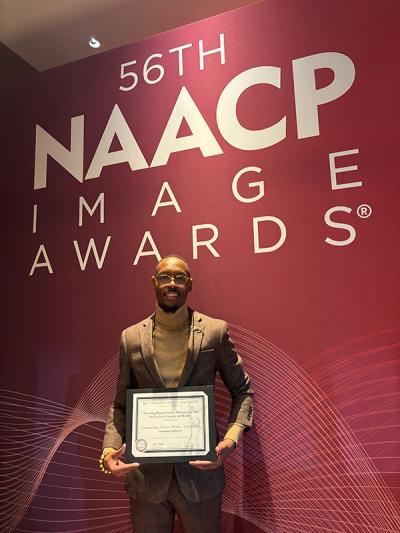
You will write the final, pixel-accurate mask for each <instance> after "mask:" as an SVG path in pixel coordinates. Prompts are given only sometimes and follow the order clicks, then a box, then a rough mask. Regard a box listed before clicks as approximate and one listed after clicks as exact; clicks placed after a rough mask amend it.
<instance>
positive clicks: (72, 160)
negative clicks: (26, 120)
mask: <svg viewBox="0 0 400 533" xmlns="http://www.w3.org/2000/svg"><path fill="white" fill-rule="evenodd" d="M84 122H85V118H84V115H80V116H78V117H72V118H71V149H70V150H68V149H67V148H65V146H63V145H62V144H61V143H59V142H58V141H57V140H56V139H54V137H52V136H51V135H50V134H49V133H47V131H45V130H44V129H43V128H42V127H41V126H39V124H36V147H35V177H34V185H33V188H34V189H44V188H46V186H47V156H48V155H49V156H50V157H52V158H53V159H54V160H55V161H57V163H59V164H60V165H61V166H62V167H63V168H65V170H67V171H68V172H69V173H70V174H71V175H72V176H73V177H74V178H75V179H76V180H78V181H79V182H80V183H82V182H83V132H84Z"/></svg>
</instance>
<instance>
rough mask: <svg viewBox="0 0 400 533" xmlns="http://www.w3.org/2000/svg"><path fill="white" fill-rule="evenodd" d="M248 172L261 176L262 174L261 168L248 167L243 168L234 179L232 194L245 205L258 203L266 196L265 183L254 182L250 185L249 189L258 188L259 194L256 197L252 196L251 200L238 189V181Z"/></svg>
mask: <svg viewBox="0 0 400 533" xmlns="http://www.w3.org/2000/svg"><path fill="white" fill-rule="evenodd" d="M246 172H257V174H259V173H260V172H261V168H259V167H246V168H242V170H239V172H238V173H237V174H236V176H235V177H234V178H233V181H232V192H233V196H234V197H235V198H236V200H239V202H243V203H245V204H250V203H252V202H257V200H259V199H260V198H262V197H263V196H264V182H263V181H253V182H251V183H249V185H248V187H249V189H250V187H257V188H258V194H257V195H256V196H251V197H250V198H247V197H245V196H242V195H241V194H240V193H239V191H238V189H237V186H238V181H239V179H240V178H241V177H242V176H243V174H245V173H246Z"/></svg>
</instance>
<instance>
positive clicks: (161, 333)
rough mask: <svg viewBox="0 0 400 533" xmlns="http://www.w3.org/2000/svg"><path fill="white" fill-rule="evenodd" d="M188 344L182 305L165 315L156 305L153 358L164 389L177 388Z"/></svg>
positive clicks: (187, 328) (187, 323)
mask: <svg viewBox="0 0 400 533" xmlns="http://www.w3.org/2000/svg"><path fill="white" fill-rule="evenodd" d="M188 343H189V312H188V308H187V305H182V307H180V308H179V309H177V310H176V311H175V313H166V312H165V311H164V310H163V309H161V307H160V306H159V305H158V304H157V307H156V316H155V327H154V356H155V358H156V362H157V366H158V369H159V371H160V374H161V377H162V379H163V381H164V383H165V386H166V388H168V389H169V388H172V387H177V386H178V383H179V380H180V377H181V375H182V370H183V367H184V366H185V361H186V356H187V352H188Z"/></svg>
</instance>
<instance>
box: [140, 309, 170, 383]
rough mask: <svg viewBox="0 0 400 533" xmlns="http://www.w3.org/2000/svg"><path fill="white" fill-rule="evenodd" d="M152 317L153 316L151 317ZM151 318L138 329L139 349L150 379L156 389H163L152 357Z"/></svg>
mask: <svg viewBox="0 0 400 533" xmlns="http://www.w3.org/2000/svg"><path fill="white" fill-rule="evenodd" d="M153 316H154V315H153ZM153 316H151V317H150V318H146V320H144V321H143V322H142V327H141V328H140V330H139V331H140V349H141V352H142V358H143V361H144V364H145V365H146V367H147V370H148V371H149V373H150V375H151V377H152V378H153V380H154V382H155V384H156V386H157V387H158V388H162V387H165V384H164V382H163V379H162V377H161V375H160V371H159V369H158V366H157V363H156V359H155V357H154V343H153V326H154V324H153V320H154V319H153Z"/></svg>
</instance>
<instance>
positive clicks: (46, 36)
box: [0, 0, 256, 71]
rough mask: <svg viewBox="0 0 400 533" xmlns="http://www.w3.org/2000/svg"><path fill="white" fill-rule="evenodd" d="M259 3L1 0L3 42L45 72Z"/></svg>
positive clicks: (242, 0) (246, 0) (248, 0)
mask: <svg viewBox="0 0 400 533" xmlns="http://www.w3.org/2000/svg"><path fill="white" fill-rule="evenodd" d="M255 1H256V0H0V41H2V42H3V44H5V45H6V46H7V47H8V48H10V49H11V50H12V51H13V52H15V53H16V54H17V55H19V56H20V57H21V58H22V59H24V60H25V61H26V62H27V63H29V64H30V65H31V66H32V67H34V68H35V69H37V70H40V71H41V70H46V69H48V68H52V67H55V66H58V65H64V64H65V63H69V62H71V61H75V60H77V59H81V58H83V57H87V56H90V55H94V54H96V53H99V52H104V51H105V50H110V49H112V48H116V47H118V46H122V45H125V44H129V43H132V42H134V41H139V40H141V39H144V38H145V37H149V36H151V35H155V34H157V33H161V32H164V31H167V30H171V29H173V28H177V27H178V26H183V25H184V24H188V23H190V22H195V21H197V20H201V19H204V18H207V17H210V16H212V15H217V14H220V13H224V12H226V11H229V10H231V9H235V8H238V7H241V6H244V5H246V4H251V3H254V2H255ZM92 36H96V38H97V39H98V40H99V41H101V43H102V46H101V48H99V49H93V48H90V47H89V46H88V40H89V39H90V37H92Z"/></svg>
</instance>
